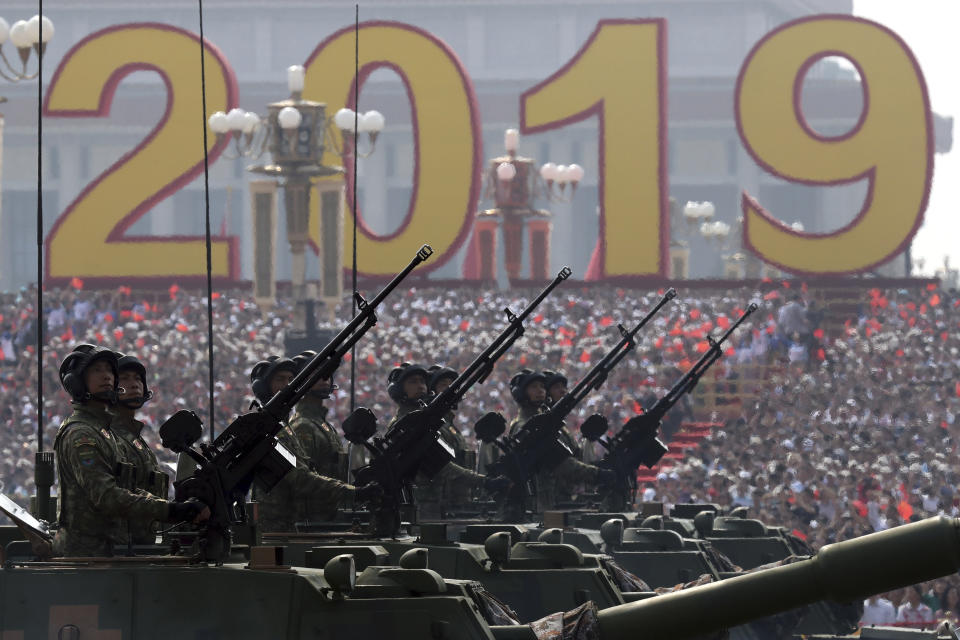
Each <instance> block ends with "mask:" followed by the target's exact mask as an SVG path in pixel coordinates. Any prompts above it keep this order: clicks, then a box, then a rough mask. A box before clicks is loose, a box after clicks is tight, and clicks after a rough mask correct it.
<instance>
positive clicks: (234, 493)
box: [160, 245, 433, 562]
mask: <svg viewBox="0 0 960 640" xmlns="http://www.w3.org/2000/svg"><path fill="white" fill-rule="evenodd" d="M432 254H433V249H432V248H431V247H430V246H429V245H423V246H422V247H421V248H420V250H419V251H418V252H417V255H416V257H414V259H413V260H411V261H410V264H408V265H407V266H406V267H405V268H404V269H403V271H401V272H400V273H398V274H397V275H396V276H394V278H393V280H391V281H390V282H389V283H388V284H387V285H386V286H385V287H384V288H383V289H381V290H380V292H379V293H378V294H377V295H376V297H375V298H374V299H373V300H371V301H370V302H367V301H366V300H365V299H364V298H363V296H361V295H360V294H359V293H355V294H354V295H355V297H356V301H357V308H358V312H357V315H355V316H354V317H353V319H352V320H351V321H350V323H349V324H348V325H347V326H346V327H345V328H344V329H343V330H341V331H340V333H338V334H337V335H336V336H335V337H334V338H333V340H331V341H330V342H329V344H327V346H325V347H324V348H323V349H322V350H321V351H320V353H318V354H317V355H315V356H314V357H313V358H312V359H311V360H310V362H308V363H307V364H306V366H304V368H303V369H302V370H301V371H300V372H299V373H298V374H297V375H296V376H295V377H294V378H293V380H292V381H291V382H290V384H288V385H287V386H285V387H284V388H283V389H281V390H280V391H278V392H277V394H276V395H274V396H273V397H272V398H270V400H268V401H267V402H266V404H264V405H263V406H262V407H261V408H259V409H258V410H256V411H251V412H248V413H245V414H243V415H241V416H238V417H237V418H236V419H235V420H234V421H233V422H232V423H231V424H230V426H229V427H227V428H226V429H225V430H224V431H223V433H221V434H220V435H219V436H218V437H217V439H216V440H214V442H213V443H212V444H206V443H202V444H201V445H200V450H199V451H197V450H196V449H194V448H193V447H192V445H193V443H194V442H196V441H197V439H199V437H200V435H201V433H202V429H203V426H202V424H201V422H200V419H199V418H198V417H197V416H196V414H195V413H193V412H192V411H178V412H177V413H176V414H174V415H173V416H172V417H171V418H170V419H169V420H167V421H166V422H165V423H164V424H163V425H162V426H161V427H160V438H161V440H162V442H163V446H165V447H167V448H169V449H172V450H173V451H175V452H178V453H184V454H186V455H188V456H190V458H192V459H193V461H194V462H196V463H197V469H196V470H195V471H194V473H193V475H191V476H189V477H187V478H184V479H182V480H180V481H178V482H176V483H175V485H174V487H175V489H176V497H177V500H187V499H189V498H196V499H198V500H200V501H201V502H203V503H204V504H206V505H208V506H209V507H210V512H211V515H210V519H209V520H207V521H206V522H205V523H204V526H203V527H202V529H201V532H200V540H201V548H200V553H199V558H198V559H199V560H201V561H205V562H222V561H223V558H224V557H225V556H226V555H227V554H228V553H229V551H230V525H231V524H234V523H242V522H245V520H246V518H245V514H244V510H243V504H244V498H245V496H246V494H247V492H248V491H249V489H250V485H251V484H252V483H253V482H254V480H256V481H257V483H258V484H259V485H260V486H262V487H263V488H264V489H265V490H266V491H269V490H270V489H272V488H273V487H274V486H275V485H276V484H277V483H278V482H279V481H280V480H281V479H282V478H283V476H284V475H286V473H287V472H288V471H290V469H292V468H293V467H294V466H295V465H296V458H295V457H294V456H293V455H292V454H291V453H290V452H288V451H287V450H286V449H285V448H284V447H283V446H282V445H280V444H279V442H278V441H277V438H276V435H277V434H278V433H279V432H280V430H281V429H282V428H283V423H282V420H283V419H284V418H285V417H286V416H287V414H288V413H289V412H290V410H291V409H292V408H293V407H294V405H296V404H297V402H299V401H300V399H301V398H303V396H304V395H305V394H306V393H307V391H309V390H310V389H311V388H312V387H313V385H314V384H315V383H316V381H317V380H319V379H320V378H329V377H330V376H331V375H332V374H333V372H334V371H335V370H336V368H337V367H338V366H339V364H340V361H341V359H342V358H343V356H344V355H345V354H346V353H347V352H348V351H350V349H351V348H352V347H353V345H354V344H356V343H357V341H358V340H360V338H361V337H363V335H364V334H365V333H366V332H367V331H369V330H370V328H371V327H373V325H375V324H376V323H377V315H376V309H377V306H378V305H379V304H380V303H381V302H383V299H384V298H386V297H387V295H389V294H390V292H391V291H393V290H394V289H395V288H396V287H397V286H398V285H399V284H400V283H401V282H402V281H403V279H404V278H406V277H407V275H409V274H410V272H411V271H413V269H414V268H415V267H416V266H417V265H419V264H420V263H421V262H423V261H425V260H426V259H427V258H429V257H430V256H431V255H432Z"/></svg>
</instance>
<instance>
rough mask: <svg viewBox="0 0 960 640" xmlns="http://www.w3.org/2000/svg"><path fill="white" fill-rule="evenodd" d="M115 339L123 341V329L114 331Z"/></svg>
mask: <svg viewBox="0 0 960 640" xmlns="http://www.w3.org/2000/svg"><path fill="white" fill-rule="evenodd" d="M113 339H114V340H116V341H117V342H120V341H121V340H123V329H114V330H113Z"/></svg>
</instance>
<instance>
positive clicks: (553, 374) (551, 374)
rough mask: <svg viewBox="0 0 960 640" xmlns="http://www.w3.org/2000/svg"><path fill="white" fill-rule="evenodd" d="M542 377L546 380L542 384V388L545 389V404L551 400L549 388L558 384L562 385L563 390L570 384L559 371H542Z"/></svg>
mask: <svg viewBox="0 0 960 640" xmlns="http://www.w3.org/2000/svg"><path fill="white" fill-rule="evenodd" d="M543 377H544V378H546V380H545V381H544V383H543V386H545V387H546V388H547V402H551V401H552V398H551V397H550V387H552V386H553V385H555V384H558V383H559V384H562V385H563V387H564V388H566V387H567V386H569V384H570V381H569V380H567V376H565V375H563V373H561V372H560V371H549V370H547V369H544V371H543Z"/></svg>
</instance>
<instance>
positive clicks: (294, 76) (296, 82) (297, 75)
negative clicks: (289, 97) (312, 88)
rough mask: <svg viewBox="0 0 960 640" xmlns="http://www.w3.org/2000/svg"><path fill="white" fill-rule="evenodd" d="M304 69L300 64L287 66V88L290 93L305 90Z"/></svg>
mask: <svg viewBox="0 0 960 640" xmlns="http://www.w3.org/2000/svg"><path fill="white" fill-rule="evenodd" d="M303 77H304V69H303V67H301V66H300V65H298V64H294V65H290V66H289V67H287V88H288V89H289V90H290V93H297V92H299V91H303Z"/></svg>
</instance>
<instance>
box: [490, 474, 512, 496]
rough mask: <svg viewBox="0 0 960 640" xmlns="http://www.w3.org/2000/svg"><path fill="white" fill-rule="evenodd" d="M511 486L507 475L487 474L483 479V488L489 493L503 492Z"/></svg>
mask: <svg viewBox="0 0 960 640" xmlns="http://www.w3.org/2000/svg"><path fill="white" fill-rule="evenodd" d="M511 486H513V482H512V481H511V480H510V478H508V477H507V476H487V477H486V478H484V479H483V490H484V491H486V492H487V493H489V494H490V495H498V494H501V493H504V492H506V491H507V489H509V488H510V487H511Z"/></svg>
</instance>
